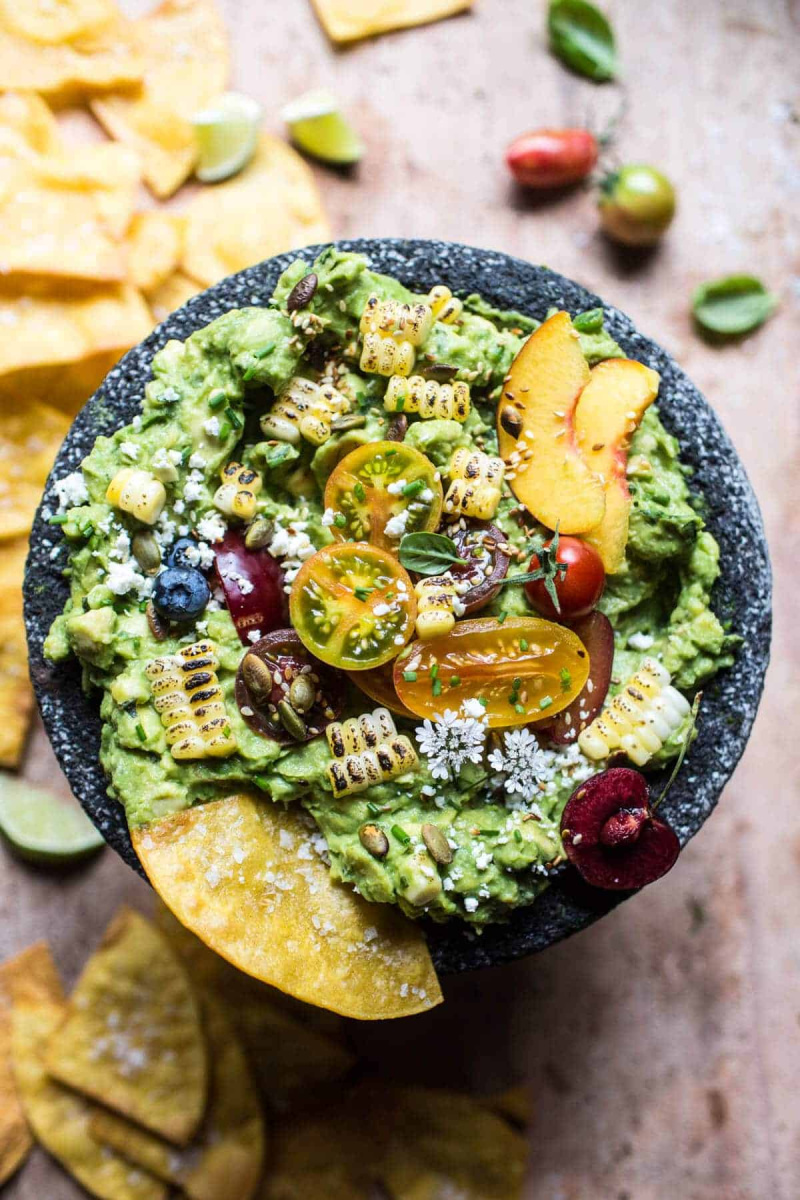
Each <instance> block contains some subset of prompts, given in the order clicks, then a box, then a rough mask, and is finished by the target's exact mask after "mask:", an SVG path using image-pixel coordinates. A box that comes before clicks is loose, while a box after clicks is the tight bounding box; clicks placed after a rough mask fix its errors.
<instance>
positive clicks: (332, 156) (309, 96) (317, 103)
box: [282, 90, 364, 166]
mask: <svg viewBox="0 0 800 1200" xmlns="http://www.w3.org/2000/svg"><path fill="white" fill-rule="evenodd" d="M282 115H283V119H284V121H285V122H286V124H287V125H288V126H289V133H290V134H291V138H292V141H293V142H294V144H295V145H296V146H297V147H298V148H299V149H300V150H304V151H305V152H306V154H312V155H313V156H314V158H319V159H321V160H322V161H323V162H328V163H335V164H336V165H337V166H347V165H348V164H349V163H355V162H358V160H359V159H360V158H361V156H362V155H363V153H364V143H363V142H362V141H361V138H360V137H359V136H358V134H357V133H356V131H355V129H353V127H352V125H349V124H348V122H347V121H346V119H345V118H344V117H343V116H342V114H341V113H340V112H339V106H338V103H337V100H336V97H335V96H332V95H331V93H330V92H326V91H323V90H320V91H315V92H306V93H305V95H303V96H299V97H298V98H297V100H293V101H292V102H291V104H287V105H286V107H285V108H284V110H283V114H282Z"/></svg>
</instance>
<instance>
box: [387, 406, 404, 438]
mask: <svg viewBox="0 0 800 1200" xmlns="http://www.w3.org/2000/svg"><path fill="white" fill-rule="evenodd" d="M407 432H408V417H407V416H406V414H405V413H398V414H397V415H396V416H394V417H392V419H391V421H390V422H389V428H388V429H387V430H386V440H387V442H402V440H403V438H404V437H405V436H406V433H407Z"/></svg>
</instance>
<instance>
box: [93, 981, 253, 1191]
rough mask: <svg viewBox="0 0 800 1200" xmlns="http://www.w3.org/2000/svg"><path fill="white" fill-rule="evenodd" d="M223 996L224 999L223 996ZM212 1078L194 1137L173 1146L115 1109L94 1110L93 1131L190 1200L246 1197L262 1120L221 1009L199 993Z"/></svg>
mask: <svg viewBox="0 0 800 1200" xmlns="http://www.w3.org/2000/svg"><path fill="white" fill-rule="evenodd" d="M226 999H228V1000H229V998H228V997H226ZM202 1005H203V1011H204V1014H205V1027H206V1033H207V1035H208V1049H209V1059H210V1063H211V1078H210V1082H209V1089H210V1090H209V1107H208V1112H207V1113H206V1116H205V1119H204V1121H203V1125H202V1127H201V1129H200V1132H199V1134H198V1136H197V1137H196V1138H195V1139H194V1141H192V1142H191V1143H190V1144H189V1145H188V1146H186V1147H185V1149H183V1150H176V1149H175V1147H174V1146H170V1145H168V1144H167V1143H166V1142H164V1141H162V1140H161V1139H160V1138H157V1137H155V1136H154V1135H153V1134H150V1133H147V1132H146V1131H145V1130H143V1129H142V1130H134V1129H133V1128H132V1127H131V1125H129V1123H128V1122H127V1121H125V1120H123V1119H122V1118H121V1117H117V1116H116V1115H115V1114H114V1113H110V1112H102V1113H98V1114H97V1116H96V1117H95V1119H94V1120H93V1122H92V1135H93V1136H94V1137H95V1138H96V1139H97V1140H98V1141H100V1142H102V1143H103V1144H104V1145H107V1146H110V1147H111V1148H112V1149H113V1150H117V1151H118V1152H119V1153H120V1154H123V1155H125V1157H126V1158H128V1159H130V1161H131V1162H135V1163H137V1165H139V1166H141V1167H144V1168H145V1170H147V1171H150V1172H151V1173H152V1174H153V1175H156V1176H157V1177H158V1178H159V1179H163V1180H164V1181H165V1182H166V1183H173V1184H175V1185H176V1186H178V1187H180V1188H182V1189H183V1192H185V1193H186V1195H187V1196H188V1197H190V1200H230V1198H232V1197H236V1200H250V1198H251V1197H252V1196H253V1195H254V1193H255V1190H256V1187H257V1185H258V1181H259V1178H260V1176H261V1168H262V1165H263V1160H264V1134H265V1131H264V1120H263V1117H262V1115H261V1109H260V1106H259V1102H258V1096H257V1093H256V1089H255V1085H254V1083H253V1081H252V1078H251V1075H250V1071H249V1069H248V1063H247V1058H246V1056H245V1052H244V1049H243V1047H242V1044H241V1042H240V1041H239V1039H238V1037H237V1035H236V1032H235V1030H234V1028H233V1026H232V1024H231V1022H230V1019H229V1017H228V1016H227V1015H226V1011H225V1009H223V1008H222V1007H221V1005H220V1004H219V1002H218V1001H217V1000H214V999H212V997H211V996H210V995H205V996H203V999H202Z"/></svg>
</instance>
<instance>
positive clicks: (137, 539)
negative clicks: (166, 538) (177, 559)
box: [131, 529, 161, 575]
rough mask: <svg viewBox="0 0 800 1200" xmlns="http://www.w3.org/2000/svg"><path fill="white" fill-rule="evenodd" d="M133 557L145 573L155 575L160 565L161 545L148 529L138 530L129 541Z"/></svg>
mask: <svg viewBox="0 0 800 1200" xmlns="http://www.w3.org/2000/svg"><path fill="white" fill-rule="evenodd" d="M131 549H132V550H133V557H134V558H135V559H136V561H137V563H138V564H139V566H140V567H141V568H142V570H143V571H144V573H145V575H155V573H156V571H157V570H158V568H159V567H160V566H161V547H160V546H159V544H158V542H157V541H156V539H155V537H154V535H153V533H152V531H151V530H149V529H143V530H140V532H139V533H135V534H134V535H133V542H132V543H131Z"/></svg>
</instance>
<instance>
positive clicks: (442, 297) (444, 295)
mask: <svg viewBox="0 0 800 1200" xmlns="http://www.w3.org/2000/svg"><path fill="white" fill-rule="evenodd" d="M428 304H430V306H431V310H432V311H433V316H434V319H435V320H437V321H443V322H444V324H445V325H452V324H453V322H454V321H457V320H458V318H459V317H460V316H461V314H462V312H463V311H464V305H463V304H462V303H461V301H460V300H459V299H458V297H457V296H454V295H453V293H452V292H451V291H450V288H449V287H445V285H444V284H443V283H439V284H437V285H436V287H432V288H431V290H430V291H429V292H428Z"/></svg>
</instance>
